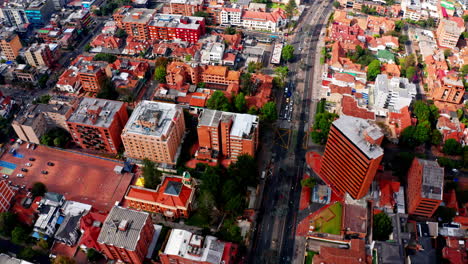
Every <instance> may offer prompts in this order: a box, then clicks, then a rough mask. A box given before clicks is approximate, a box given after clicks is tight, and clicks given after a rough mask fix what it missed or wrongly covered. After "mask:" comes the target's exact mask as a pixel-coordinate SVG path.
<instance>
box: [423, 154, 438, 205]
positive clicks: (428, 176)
mask: <svg viewBox="0 0 468 264" xmlns="http://www.w3.org/2000/svg"><path fill="white" fill-rule="evenodd" d="M418 162H419V163H420V164H421V165H422V167H423V172H422V185H421V196H422V197H423V198H427V199H435V200H442V194H443V186H444V168H442V167H440V166H439V164H438V163H437V161H434V160H423V159H418Z"/></svg>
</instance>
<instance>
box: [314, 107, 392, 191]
mask: <svg viewBox="0 0 468 264" xmlns="http://www.w3.org/2000/svg"><path fill="white" fill-rule="evenodd" d="M383 136H384V135H383V133H382V132H381V130H380V129H379V127H377V126H376V125H373V124H370V123H369V122H368V121H367V120H365V119H361V118H356V117H351V116H346V115H341V116H340V118H339V119H337V120H335V121H334V122H333V123H332V126H331V128H330V134H329V136H328V140H327V145H326V147H325V153H324V155H323V158H322V166H321V168H320V176H321V177H324V178H325V180H328V181H329V182H330V184H331V186H332V188H334V189H337V190H338V191H339V192H341V193H343V194H344V193H348V194H349V195H350V196H351V197H352V198H354V199H360V198H362V197H364V196H365V195H366V194H367V192H368V190H369V187H370V184H371V183H372V181H373V179H374V176H375V174H376V173H377V169H378V167H379V164H380V161H381V160H382V158H383V149H382V148H381V147H380V144H381V143H382V140H383Z"/></svg>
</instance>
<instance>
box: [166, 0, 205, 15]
mask: <svg viewBox="0 0 468 264" xmlns="http://www.w3.org/2000/svg"><path fill="white" fill-rule="evenodd" d="M202 7H203V1H201V0H170V1H169V10H170V13H171V14H175V15H182V16H193V15H194V14H195V13H196V12H199V11H202Z"/></svg>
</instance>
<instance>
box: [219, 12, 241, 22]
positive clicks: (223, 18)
mask: <svg viewBox="0 0 468 264" xmlns="http://www.w3.org/2000/svg"><path fill="white" fill-rule="evenodd" d="M241 17H242V10H241V9H239V8H223V9H222V10H221V12H220V20H219V21H220V24H221V25H234V26H240V25H242V20H241Z"/></svg>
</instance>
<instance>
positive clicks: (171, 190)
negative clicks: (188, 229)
mask: <svg viewBox="0 0 468 264" xmlns="http://www.w3.org/2000/svg"><path fill="white" fill-rule="evenodd" d="M192 184H193V183H192V179H191V177H190V174H189V173H188V172H184V174H183V176H175V175H169V174H164V175H163V178H162V181H161V184H159V185H158V187H157V188H156V190H152V189H147V188H143V187H139V186H133V185H132V186H130V187H129V188H128V190H127V193H126V195H125V201H126V202H127V203H128V205H129V207H130V208H134V209H136V210H143V211H146V212H152V213H159V214H162V215H163V216H164V217H166V218H169V219H178V218H188V217H189V213H190V210H191V207H192V202H193V198H194V194H195V188H193V186H192Z"/></svg>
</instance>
